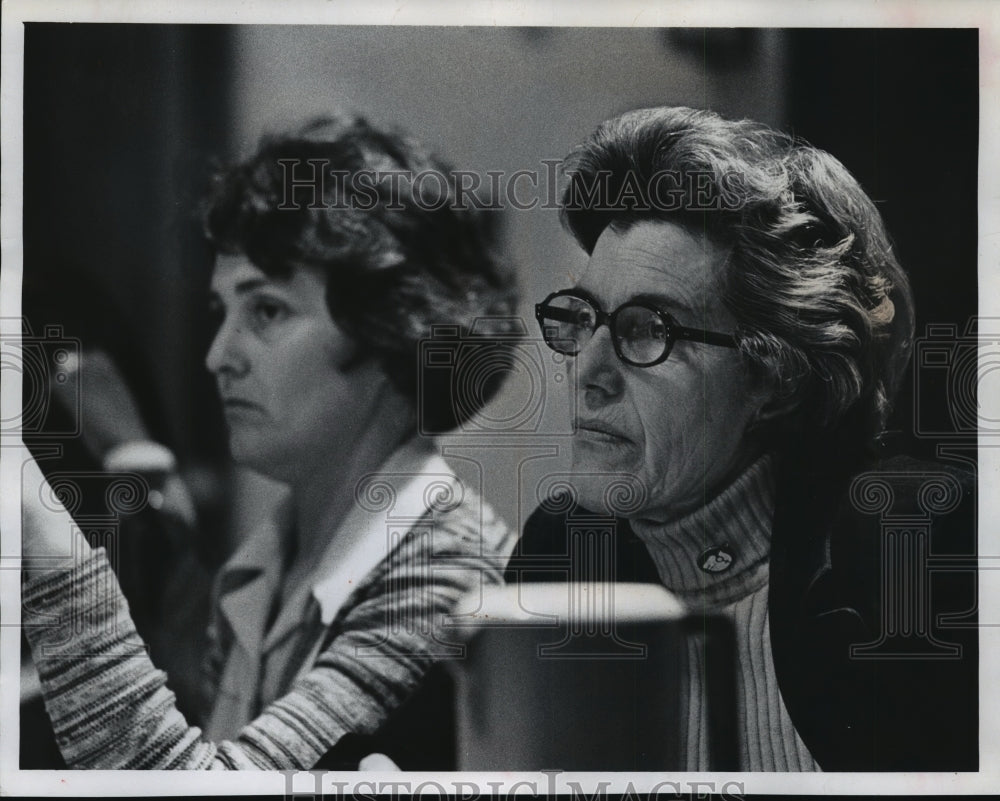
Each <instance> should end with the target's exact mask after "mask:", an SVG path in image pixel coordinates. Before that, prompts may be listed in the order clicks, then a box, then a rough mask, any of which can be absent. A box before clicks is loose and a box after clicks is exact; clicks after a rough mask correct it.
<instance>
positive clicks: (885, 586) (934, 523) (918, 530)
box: [507, 457, 979, 771]
mask: <svg viewBox="0 0 1000 801" xmlns="http://www.w3.org/2000/svg"><path fill="white" fill-rule="evenodd" d="M778 481H779V483H778V494H777V502H776V508H775V515H774V523H773V529H772V545H771V568H770V570H771V572H770V589H769V618H770V629H771V649H772V654H773V658H774V666H775V671H776V674H777V678H778V684H779V687H780V689H781V694H782V698H783V700H784V702H785V706H786V708H787V709H788V713H789V715H790V717H791V719H792V722H793V723H794V725H795V727H796V730H797V731H798V732H799V734H800V736H801V737H802V740H803V741H804V742H805V744H806V746H807V747H808V748H809V750H810V752H811V753H812V755H813V757H814V758H815V759H816V761H817V762H818V763H819V765H820V766H821V767H822V768H823V769H824V770H827V771H830V770H844V771H868V770H871V771H899V770H909V771H975V770H977V769H978V765H979V753H978V728H979V722H978V637H977V629H976V628H975V626H976V620H977V618H976V575H975V570H974V560H975V554H976V518H975V479H974V477H973V476H972V475H971V474H969V473H967V472H965V471H963V470H959V469H956V468H954V467H949V466H945V465H942V464H935V463H927V462H917V461H915V460H912V459H906V458H895V459H891V460H887V461H883V462H880V463H871V464H869V465H866V466H865V468H864V469H860V470H858V469H855V470H854V471H851V472H847V471H834V470H832V469H829V468H824V467H823V466H817V464H816V463H810V462H809V461H808V460H804V459H803V460H797V459H795V458H793V457H786V458H785V459H784V460H783V461H782V463H781V468H780V471H779V480H778ZM587 515H588V513H587V512H586V511H584V510H581V509H571V510H570V511H569V512H560V513H554V512H550V511H545V510H544V509H539V510H536V512H535V513H534V514H533V515H532V516H531V518H530V519H529V520H528V523H527V524H526V526H525V531H524V535H523V537H522V540H521V542H520V543H519V546H518V549H517V551H516V552H515V555H514V557H513V558H512V560H511V563H510V566H509V567H508V572H507V580H508V582H512V581H517V580H521V581H531V580H545V581H552V580H556V581H560V580H566V578H567V573H566V565H567V559H566V546H567V537H566V532H567V524H568V523H572V521H573V519H574V518H577V519H579V518H585V517H586V516H587ZM614 528H615V531H616V540H615V571H614V573H615V579H616V580H618V581H642V582H653V583H658V582H659V578H658V575H657V572H656V568H655V566H654V565H653V563H652V560H651V558H650V557H649V554H648V553H647V552H646V549H645V546H644V545H643V544H642V543H641V542H640V541H639V540H638V539H637V538H636V537H635V535H634V534H633V533H632V531H631V529H630V528H629V527H628V525H627V523H626V522H625V521H622V520H618V521H614ZM733 767H735V766H733Z"/></svg>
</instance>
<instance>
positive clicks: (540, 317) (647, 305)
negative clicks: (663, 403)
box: [535, 289, 738, 367]
mask: <svg viewBox="0 0 1000 801" xmlns="http://www.w3.org/2000/svg"><path fill="white" fill-rule="evenodd" d="M567 296H568V297H574V298H576V299H578V300H582V301H584V302H585V303H587V304H588V305H589V306H590V307H591V308H592V309H593V310H594V312H595V322H594V328H593V330H592V331H591V333H590V336H591V337H593V336H594V335H595V334H596V333H597V329H598V328H600V327H601V326H602V325H606V326H607V327H608V331H609V332H610V333H611V344H612V345H613V346H614V349H615V354H616V355H617V356H618V358H619V359H621V360H622V361H623V362H624V363H625V364H628V365H631V366H632V367H655V366H656V365H657V364H662V363H663V362H665V361H666V360H667V357H668V356H670V353H671V352H672V351H673V349H674V344H675V343H676V342H677V340H679V339H683V340H685V341H688V342H702V343H704V344H706V345H718V346H719V347H724V348H736V347H738V345H737V344H736V338H735V337H734V336H733V335H732V334H722V333H719V332H718V331H707V330H705V329H703V328H691V327H689V326H686V325H681V324H680V323H678V322H677V321H676V320H675V319H674V318H673V315H671V314H670V313H669V312H667V311H664V310H663V309H661V308H660V307H659V306H657V305H655V304H654V303H652V302H650V301H645V300H627V301H625V302H624V303H622V304H621V305H620V306H619V307H618V308H616V309H614V310H613V311H610V312H606V311H604V310H603V309H602V308H601V306H600V304H599V303H598V302H597V300H596V299H595V298H594V297H593V296H592V295H591V294H590V293H588V292H585V291H583V290H580V289H560V290H558V291H557V292H552V293H551V294H549V295H548V297H546V298H545V300H543V301H542V302H541V303H536V304H535V319H536V320H537V321H538V326H539V328H541V329H542V339H544V340H545V344H546V345H548V346H549V347H550V348H552V350H554V351H555V352H556V353H562V354H563V355H565V356H576V355H577V354H578V353H579V352H580V349H579V348H577V349H576V350H575V351H574V352H572V353H568V352H566V351H562V350H559V349H557V348H556V347H555V346H554V345H553V344H552V343H551V342H550V341H549V338H548V337H546V336H545V321H544V311H545V309H546V308H551V307H550V306H549V304H550V303H551V302H552V301H553V299H555V298H558V297H567ZM630 306H638V307H639V308H642V309H646V310H647V311H651V312H653V313H654V314H656V315H657V316H658V317H659V318H660V322H662V323H663V327H664V329H665V330H666V332H667V338H666V342H665V343H664V347H663V353H662V355H660V356H659V358H657V359H654V360H653V361H651V362H636V361H633V360H631V359H629V358H628V357H627V356H625V355H624V354H623V353H622V350H621V345H620V342H619V338H618V335H617V334H616V333H615V328H614V323H615V319H616V317H617V316H618V313H619V312H620V311H621V310H622V309H624V308H627V307H630ZM556 311H558V310H556ZM551 316H552V315H549V317H550V318H551ZM565 322H570V321H569V320H566V321H565ZM588 341H589V340H588Z"/></svg>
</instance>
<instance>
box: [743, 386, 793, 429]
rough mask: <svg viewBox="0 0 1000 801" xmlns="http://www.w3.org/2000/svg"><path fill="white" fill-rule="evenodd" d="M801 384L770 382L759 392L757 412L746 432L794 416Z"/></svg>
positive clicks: (748, 424) (769, 425)
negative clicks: (759, 401) (759, 400)
mask: <svg viewBox="0 0 1000 801" xmlns="http://www.w3.org/2000/svg"><path fill="white" fill-rule="evenodd" d="M801 388H802V386H801V382H799V381H796V382H788V381H784V382H783V381H780V380H772V381H769V382H767V383H766V385H765V386H764V387H762V388H761V390H760V396H761V398H762V400H761V403H760V406H758V407H757V411H756V412H755V413H754V415H753V416H752V417H751V418H750V420H749V422H748V423H747V431H748V432H750V431H755V430H759V429H762V428H767V427H771V426H773V425H774V424H775V423H777V422H778V421H779V420H783V419H787V418H789V417H791V416H792V415H793V414H795V411H796V410H797V409H798V407H799V402H800V400H801V397H802V393H801Z"/></svg>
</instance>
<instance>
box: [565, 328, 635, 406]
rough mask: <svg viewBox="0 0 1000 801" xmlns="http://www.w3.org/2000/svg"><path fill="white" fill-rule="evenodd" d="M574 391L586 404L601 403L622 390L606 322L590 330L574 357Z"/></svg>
mask: <svg viewBox="0 0 1000 801" xmlns="http://www.w3.org/2000/svg"><path fill="white" fill-rule="evenodd" d="M574 363H575V367H576V380H577V391H578V392H582V393H584V396H585V398H586V400H587V402H588V403H589V404H590V405H594V404H595V403H600V402H605V401H606V400H608V399H609V398H613V397H615V396H616V395H618V394H620V393H621V391H622V387H623V383H624V379H623V377H622V371H621V367H622V363H621V361H620V360H619V358H618V354H617V353H615V347H614V343H613V342H612V340H611V331H610V330H609V329H608V327H607V326H606V325H602V326H600V327H599V328H598V329H597V330H596V331H594V334H593V336H591V338H590V339H589V340H588V341H587V342H586V343H585V344H584V345H583V346H582V347H581V348H580V351H579V352H578V353H577V354H576V359H575V360H574Z"/></svg>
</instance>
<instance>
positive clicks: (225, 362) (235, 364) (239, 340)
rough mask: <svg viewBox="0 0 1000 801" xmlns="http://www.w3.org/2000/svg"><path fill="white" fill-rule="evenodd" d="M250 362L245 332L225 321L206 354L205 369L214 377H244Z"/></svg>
mask: <svg viewBox="0 0 1000 801" xmlns="http://www.w3.org/2000/svg"><path fill="white" fill-rule="evenodd" d="M248 366H249V361H248V359H247V355H246V351H245V349H244V347H243V332H242V331H241V330H240V328H239V327H238V326H237V325H236V324H235V322H230V321H228V320H224V321H223V323H222V325H220V326H219V328H218V330H217V331H216V332H215V338H214V339H213V340H212V344H211V345H210V346H209V348H208V353H207V354H205V367H207V368H208V371H209V372H210V373H213V374H214V375H221V374H223V373H226V374H229V375H242V374H243V373H245V372H246V371H247V368H248Z"/></svg>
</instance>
